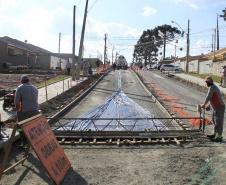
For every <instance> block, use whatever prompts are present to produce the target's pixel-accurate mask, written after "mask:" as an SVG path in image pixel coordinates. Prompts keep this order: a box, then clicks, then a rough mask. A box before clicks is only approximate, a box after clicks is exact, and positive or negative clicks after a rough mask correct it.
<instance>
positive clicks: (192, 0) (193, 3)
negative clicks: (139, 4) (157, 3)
mask: <svg viewBox="0 0 226 185" xmlns="http://www.w3.org/2000/svg"><path fill="white" fill-rule="evenodd" d="M162 1H164V2H172V3H175V4H178V3H185V4H187V5H188V6H189V7H191V8H194V9H199V8H203V7H209V6H219V5H226V1H225V0H217V1H214V0H198V1H197V0H162ZM222 9H223V8H222Z"/></svg>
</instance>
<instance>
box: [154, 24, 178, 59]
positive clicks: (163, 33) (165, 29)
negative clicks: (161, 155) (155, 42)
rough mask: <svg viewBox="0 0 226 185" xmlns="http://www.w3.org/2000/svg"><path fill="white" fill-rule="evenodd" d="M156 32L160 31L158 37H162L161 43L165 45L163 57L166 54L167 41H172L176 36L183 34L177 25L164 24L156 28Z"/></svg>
mask: <svg viewBox="0 0 226 185" xmlns="http://www.w3.org/2000/svg"><path fill="white" fill-rule="evenodd" d="M155 29H156V33H158V38H161V39H160V43H161V45H163V59H164V58H165V55H166V44H167V42H171V41H173V40H174V39H175V37H176V36H179V35H180V34H181V31H180V30H178V29H177V28H176V27H172V26H171V25H167V24H165V25H162V26H158V27H156V28H155Z"/></svg>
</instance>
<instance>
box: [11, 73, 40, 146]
mask: <svg viewBox="0 0 226 185" xmlns="http://www.w3.org/2000/svg"><path fill="white" fill-rule="evenodd" d="M15 104H16V110H17V118H18V122H20V121H23V120H25V119H27V118H30V117H32V116H35V115H36V114H38V113H39V106H38V89H37V88H36V87H35V86H33V85H32V84H31V83H30V82H29V77H28V76H27V75H23V76H22V77H21V85H20V86H18V87H17V89H16V95H15ZM19 133H20V137H21V140H22V142H23V143H22V145H21V147H22V148H25V147H26V145H27V144H28V142H27V139H26V137H25V135H24V133H23V132H22V130H19Z"/></svg>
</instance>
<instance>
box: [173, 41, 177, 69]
mask: <svg viewBox="0 0 226 185" xmlns="http://www.w3.org/2000/svg"><path fill="white" fill-rule="evenodd" d="M176 57H177V45H176V44H175V58H174V65H175V62H176Z"/></svg>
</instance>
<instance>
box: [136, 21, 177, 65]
mask: <svg viewBox="0 0 226 185" xmlns="http://www.w3.org/2000/svg"><path fill="white" fill-rule="evenodd" d="M179 34H181V32H180V30H178V29H177V28H175V27H171V26H170V25H166V24H165V25H162V26H158V27H155V28H154V29H152V30H149V29H148V30H147V31H143V33H142V35H141V36H140V39H139V40H138V42H137V44H136V45H135V49H134V58H135V57H139V58H143V59H144V60H145V66H146V65H147V61H149V62H150V61H151V60H155V59H156V57H157V56H158V55H157V53H158V51H159V48H160V47H161V46H164V52H163V58H165V51H166V43H167V42H171V41H172V40H174V39H175V37H176V36H177V35H179Z"/></svg>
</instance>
